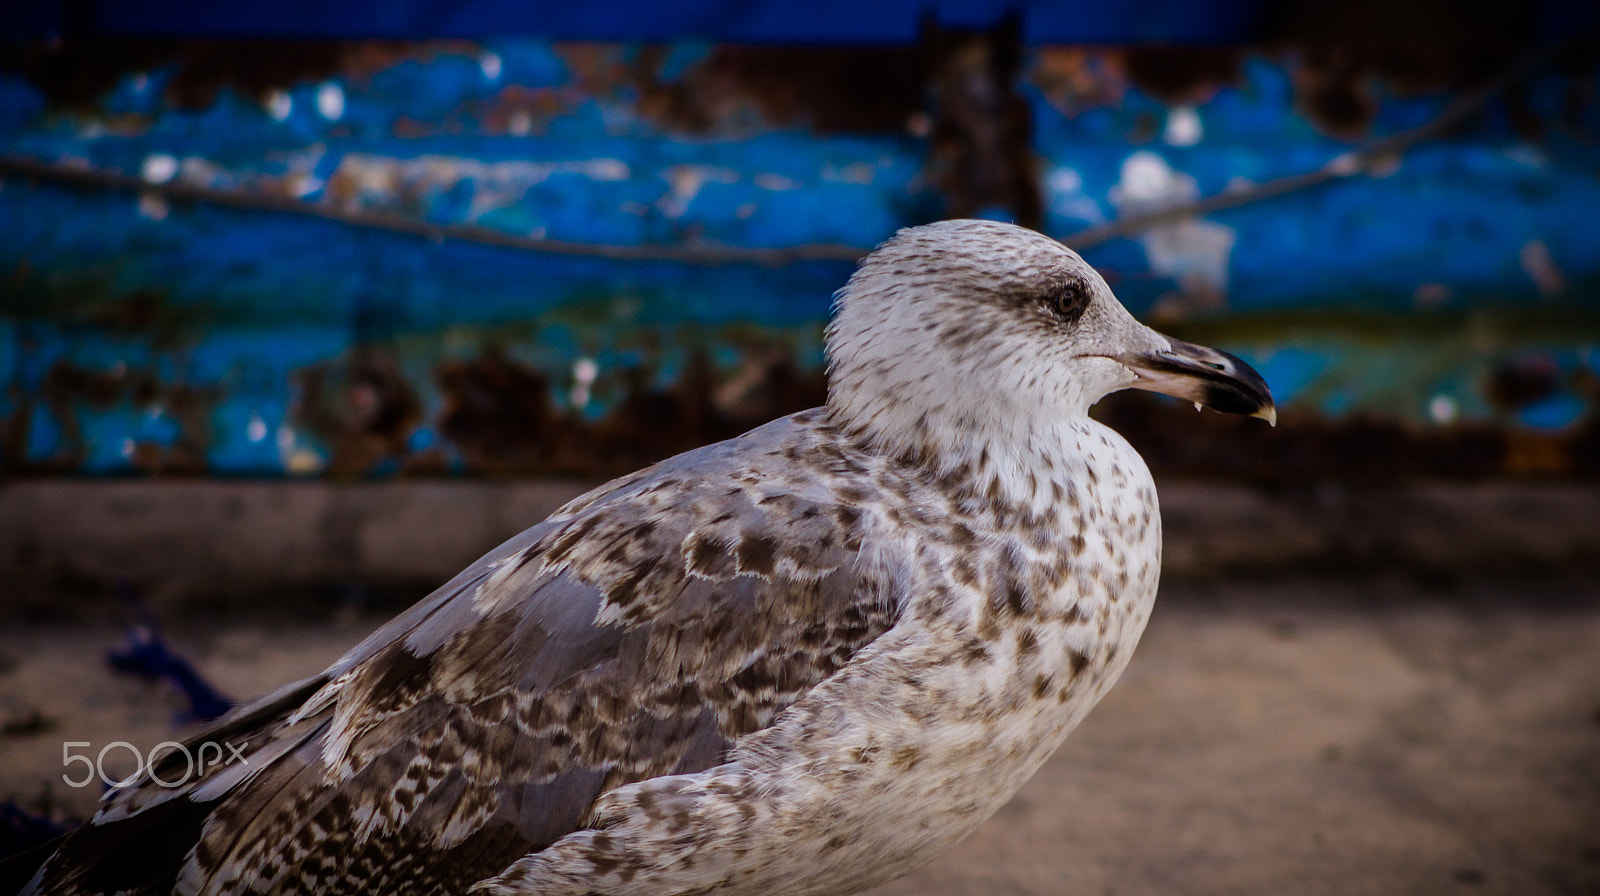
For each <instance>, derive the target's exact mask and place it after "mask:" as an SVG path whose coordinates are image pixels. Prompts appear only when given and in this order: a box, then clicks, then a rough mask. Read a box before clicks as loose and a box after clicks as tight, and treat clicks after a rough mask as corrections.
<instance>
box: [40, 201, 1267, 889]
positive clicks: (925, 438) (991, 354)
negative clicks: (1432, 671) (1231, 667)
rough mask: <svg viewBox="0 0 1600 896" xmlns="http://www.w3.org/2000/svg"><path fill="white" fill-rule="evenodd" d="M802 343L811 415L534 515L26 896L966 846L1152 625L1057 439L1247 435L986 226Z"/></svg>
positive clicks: (1047, 252)
mask: <svg viewBox="0 0 1600 896" xmlns="http://www.w3.org/2000/svg"><path fill="white" fill-rule="evenodd" d="M834 311H835V313H834V318H833V321H832V323H831V324H830V326H829V328H828V332H827V353H828V369H829V392H828V398H827V403H826V405H825V406H823V407H820V408H814V409H812V410H808V411H803V412H801V413H798V414H794V415H792V416H788V417H784V418H781V419H779V420H776V421H774V422H772V423H769V424H766V425H764V426H761V427H759V428H757V429H755V430H752V431H751V432H748V433H746V434H744V435H742V436H740V437H738V438H735V439H732V440H729V441H726V442H721V443H718V444H714V445H710V446H707V447H704V448H699V449H697V450H694V451H689V452H687V453H685V454H681V455H678V456H676V457H673V458H670V459H668V460H665V461H662V462H661V463H658V464H656V465H654V466H652V467H649V468H647V469H644V470H641V471H639V472H637V473H634V474H632V475H629V476H625V477H623V478H621V479H618V480H615V481H613V482H610V483H607V484H606V485H603V486H601V487H600V488H598V489H595V490H594V491H591V492H589V493H588V494H586V495H584V496H582V497H580V498H577V499H576V500H574V501H572V502H571V503H569V504H567V505H566V506H564V507H562V508H561V509H560V510H558V511H556V512H555V513H554V514H553V515H552V516H550V517H549V518H548V519H546V520H545V521H543V522H541V523H539V524H537V525H535V526H533V527H532V528H530V529H528V530H527V531H525V532H523V533H522V534H520V535H518V536H516V537H514V538H512V539H511V540H510V541H507V542H506V543H505V544H503V545H501V546H499V547H498V548H495V549H494V550H492V551H490V552H489V553H488V554H487V555H485V556H484V557H483V558H482V559H480V560H478V561H477V562H476V563H474V564H473V565H472V566H470V567H468V568H467V569H466V570H465V571H463V572H462V573H461V574H459V575H457V576H456V577H455V578H454V579H452V580H451V581H450V582H448V583H447V584H445V585H444V586H443V587H441V588H440V589H439V590H438V591H435V592H434V593H433V594H432V595H431V596H429V597H427V598H425V599H424V600H423V601H422V602H420V603H418V604H417V605H416V606H414V607H412V608H411V609H409V610H407V611H406V612H404V613H403V614H401V615H400V616H398V617H397V618H395V619H394V620H392V621H391V622H389V623H387V624H386V625H384V626H383V627H381V628H380V629H378V630H377V631H376V632H375V633H374V634H372V635H371V636H370V637H368V638H367V639H366V640H365V641H363V642H362V643H360V644H359V645H357V646H356V647H355V648H354V649H352V650H351V651H350V652H349V653H347V654H345V655H344V656H343V657H342V658H341V659H339V660H338V661H337V662H335V663H334V664H333V665H332V666H331V667H329V668H328V669H327V670H326V671H325V672H323V673H322V674H320V675H317V676H314V677H312V678H309V679H306V680H304V681H300V682H296V683H293V684H290V685H287V686H285V687H282V688H279V689H278V690H275V691H273V692H271V693H269V694H267V695H265V696H263V697H260V698H258V699H256V700H254V701H252V702H249V703H247V704H245V705H243V706H241V707H239V708H237V709H235V710H234V711H233V712H232V713H230V714H229V715H227V716H225V717H223V718H222V719H221V720H219V722H217V723H216V724H215V725H214V726H213V727H211V728H209V729H207V730H205V731H203V732H201V733H199V734H197V735H195V736H194V737H193V738H192V739H190V740H189V741H187V742H186V744H185V747H184V750H182V751H176V750H174V751H169V752H168V753H166V754H163V756H162V758H161V759H160V761H159V762H156V763H154V764H153V766H152V767H150V768H148V769H146V770H145V771H144V772H143V775H142V777H140V778H139V779H138V780H136V781H134V782H133V783H130V784H128V785H126V786H123V787H119V788H117V789H114V790H112V791H111V792H109V793H108V794H107V795H106V797H105V799H104V802H103V804H102V806H101V808H100V809H99V811H98V813H97V814H96V815H95V816H94V818H93V819H92V820H91V821H90V822H89V823H87V824H86V825H84V826H83V827H82V828H80V829H78V830H77V831H75V832H73V833H71V834H69V835H68V836H67V837H66V838H65V839H64V841H62V842H60V843H59V844H57V845H54V846H52V847H51V851H49V854H48V857H47V858H45V860H44V861H43V864H42V865H41V866H40V867H39V868H38V870H37V871H36V872H35V873H34V874H33V875H32V877H31V879H29V880H28V882H27V884H26V885H25V887H24V892H25V893H28V894H42V896H87V894H113V893H120V894H168V893H175V894H192V896H198V894H207V896H232V894H269V893H270V894H308V896H340V894H351V896H353V894H380V893H381V894H445V893H449V894H458V893H468V894H475V896H557V894H564V896H580V894H608V896H626V894H641V896H643V894H649V896H667V894H689V893H717V894H763V896H800V894H821V893H827V894H840V893H852V892H856V891H859V890H863V889H867V888H869V887H873V886H876V885H878V884H881V883H883V882H885V881H888V880H890V879H892V878H895V877H897V876H900V875H902V874H905V873H906V872H908V871H911V870H912V869H914V868H916V867H918V866H920V865H922V864H924V863H926V862H928V861H929V860H931V859H932V858H933V857H935V856H937V855H938V854H939V853H940V852H941V851H943V850H945V849H946V848H947V847H949V846H951V845H952V844H954V843H955V842H957V841H958V840H960V839H961V838H962V837H964V836H965V835H967V834H968V833H969V832H971V831H972V830H973V828H974V827H975V826H977V825H978V824H979V823H980V822H982V821H983V820H984V819H985V818H987V817H989V816H990V815H991V814H993V813H994V812H995V811H996V810H997V809H999V808H1000V806H1001V805H1002V804H1003V803H1005V801H1006V800H1007V799H1008V798H1009V797H1010V796H1011V795H1012V794H1013V793H1014V792H1016V790H1017V789H1018V788H1019V787H1021V786H1022V784H1023V782H1025V781H1027V780H1028V778H1029V776H1031V775H1032V774H1033V773H1034V771H1035V770H1036V769H1038V768H1039V766H1040V764H1041V763H1043V762H1044V761H1045V759H1046V758H1047V757H1049V755H1050V754H1051V753H1052V752H1053V751H1054V750H1055V749H1056V748H1057V747H1058V746H1059V745H1060V744H1061V742H1062V740H1063V739H1064V738H1065V737H1066V735H1067V733H1068V732H1069V731H1071V730H1072V729H1073V728H1074V727H1075V726H1076V725H1077V724H1078V723H1079V722H1080V721H1081V720H1082V719H1083V717H1084V716H1085V714H1087V713H1088V712H1089V710H1090V708H1091V707H1093V706H1094V705H1095V703H1096V702H1097V701H1099V700H1100V698H1101V697H1102V696H1103V695H1104V694H1105V693H1106V691H1107V690H1108V689H1109V688H1110V687H1111V685H1112V683H1113V682H1114V681H1115V680H1116V678H1117V676H1118V675H1119V674H1120V673H1121V672H1122V670H1123V668H1124V667H1125V666H1126V665H1127V663H1128V660H1129V657H1130V656H1131V655H1132V652H1133V648H1134V645H1135V643H1136V642H1137V641H1138V639H1139V635H1140V633H1141V631H1142V630H1143V629H1144V626H1145V622H1146V620H1147V619H1148V618H1149V615H1150V611H1151V607H1152V604H1153V602H1154V599H1155V594H1156V584H1157V579H1158V576H1159V570H1160V560H1161V522H1160V517H1159V513H1158V509H1157V504H1156V491H1155V486H1154V483H1153V482H1152V480H1151V477H1150V473H1149V471H1148V469H1147V468H1146V466H1145V464H1144V462H1143V461H1142V460H1141V459H1140V457H1139V455H1138V454H1137V453H1136V452H1135V451H1134V450H1133V448H1132V447H1131V446H1129V444H1128V443H1127V442H1126V441H1125V440H1123V439H1122V438H1121V437H1120V436H1118V435H1117V434H1116V433H1115V432H1113V431H1112V430H1110V429H1109V428H1107V427H1105V426H1104V425H1102V424H1100V423H1098V422H1096V421H1094V420H1092V419H1090V418H1089V416H1088V410H1089V407H1090V406H1091V405H1092V404H1094V403H1095V402H1096V401H1098V400H1099V399H1100V398H1101V397H1103V396H1105V395H1106V394H1108V393H1110V392H1113V391H1116V390H1119V389H1125V388H1136V389H1149V390H1153V391H1157V392H1163V393H1167V394H1169V395H1173V396H1177V397H1180V398H1182V399H1184V400H1187V401H1192V402H1196V403H1198V404H1200V405H1204V406H1207V407H1210V408H1212V409H1215V410H1217V411H1223V412H1228V413H1236V414H1248V415H1253V416H1257V417H1262V418H1265V419H1266V420H1268V421H1269V422H1274V421H1275V420H1276V411H1275V410H1274V406H1273V403H1272V398H1271V395H1270V393H1269V391H1268V389H1267V386H1266V384H1265V383H1264V382H1263V381H1262V379H1261V377H1260V376H1259V375H1258V374H1257V373H1256V372H1255V371H1254V370H1252V369H1251V368H1250V367H1249V366H1248V365H1247V364H1245V363H1244V362H1243V361H1241V360H1239V359H1238V358H1235V357H1233V356H1232V355H1229V354H1226V353H1224V352H1220V351H1215V350H1213V349H1209V348H1204V347H1201V346H1197V345H1192V344H1189V343H1186V342H1181V341H1179V340H1177V339H1171V338H1168V337H1166V336H1163V335H1161V334H1159V333H1157V332H1155V331H1154V330H1151V329H1149V328H1147V327H1145V326H1143V325H1142V324H1140V323H1139V322H1138V321H1136V320H1135V319H1134V318H1133V316H1132V315H1131V314H1129V313H1128V312H1127V310H1125V309H1124V308H1123V307H1122V305H1121V304H1119V303H1118V302H1117V300H1116V298H1115V297H1114V296H1113V295H1112V292H1111V290H1110V288H1109V287H1108V286H1107V285H1106V282H1105V280H1104V279H1102V278H1101V276H1100V275H1099V274H1098V273H1096V272H1095V270H1094V269H1093V268H1092V267H1090V266H1089V265H1088V264H1086V263H1085V262H1084V261H1083V259H1081V258H1079V257H1078V255H1076V254H1075V253H1073V252H1072V251H1071V250H1069V249H1067V248H1066V247H1064V246H1062V245H1061V244H1060V243H1058V242H1056V241H1054V240H1052V239H1050V238H1048V237H1046V236H1043V235H1040V234H1038V233H1035V232H1033V231H1030V230H1026V229H1023V228H1020V227H1017V226H1013V225H1009V224H1002V223H997V222H992V221H974V220H960V221H943V222H939V223H935V224H930V225H926V226H922V227H914V228H909V229H906V230H902V231H900V232H899V233H898V234H897V235H896V236H894V237H893V238H892V239H890V240H889V241H887V242H885V243H884V244H883V245H881V246H879V247H878V248H877V249H876V250H875V251H874V252H872V253H871V254H870V255H868V256H867V257H866V258H865V259H864V260H863V261H862V262H861V263H860V265H859V266H858V268H857V270H856V271H855V273H854V274H853V275H852V276H851V278H850V280H849V282H848V283H847V285H846V286H845V287H844V288H843V289H842V290H840V291H839V293H838V294H837V296H836V297H835V309H834ZM208 744H210V745H217V746H218V747H219V748H220V747H226V748H227V750H231V751H233V752H232V754H231V755H230V754H229V753H227V752H223V751H222V750H220V749H219V750H218V751H217V752H214V753H211V754H210V755H211V756H212V757H213V761H212V762H211V763H210V764H205V763H197V764H196V763H187V762H186V761H185V754H187V755H189V756H199V755H205V747H206V745H208ZM219 756H227V757H228V758H227V761H219V760H217V757H219ZM191 766H192V767H191Z"/></svg>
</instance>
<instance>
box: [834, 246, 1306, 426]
mask: <svg viewBox="0 0 1600 896" xmlns="http://www.w3.org/2000/svg"><path fill="white" fill-rule="evenodd" d="M828 368H829V393H828V404H829V407H830V412H831V413H832V414H833V415H834V418H835V420H836V421H838V422H840V423H841V424H842V425H843V426H845V427H846V428H847V429H848V430H850V431H852V432H854V433H856V434H858V435H861V436H864V437H867V438H869V439H870V440H871V441H873V442H875V443H876V444H877V445H878V447H880V448H882V449H885V450H889V451H892V452H895V453H905V452H910V453H913V454H922V453H925V452H929V451H932V452H935V453H939V452H941V449H946V448H949V447H951V446H953V445H955V444H957V443H959V442H960V441H961V440H977V441H982V440H984V436H985V435H993V436H999V437H1000V438H999V439H996V440H994V441H1001V440H1006V439H1009V440H1012V441H1013V442H1015V441H1018V440H1021V441H1023V442H1026V441H1028V440H1032V439H1037V438H1039V437H1040V435H1041V434H1042V433H1043V432H1045V431H1046V430H1047V429H1048V428H1052V427H1053V425H1054V424H1057V423H1060V422H1065V421H1070V420H1071V419H1073V418H1081V417H1083V416H1085V415H1086V414H1087V412H1088V409H1089V406H1090V405H1092V404H1094V403H1095V402H1097V401H1099V400H1100V399H1101V398H1103V397H1104V396H1106V395H1107V394H1109V393H1111V392H1115V391H1117V390H1119V389H1128V388H1135V389H1149V390H1151V391H1155V392H1163V393H1166V394H1168V395H1173V396H1177V397H1179V398H1182V399H1184V400H1186V401H1192V402H1195V403H1196V404H1199V405H1204V406H1206V407H1209V408H1212V409H1214V410H1218V411H1223V412H1226V413H1231V414H1249V415H1252V416H1256V417H1262V418H1265V419H1266V420H1268V421H1269V422H1272V421H1275V420H1276V417H1277V412H1276V410H1275V409H1274V407H1273V403H1272V395H1271V394H1270V393H1269V392H1268V390H1267V385H1266V383H1265V382H1263V381H1262V379H1261V376H1260V374H1258V373H1256V371H1255V370H1253V369H1251V367H1250V365H1248V364H1246V363H1245V362H1243V361H1241V360H1239V359H1238V358H1236V357H1234V356H1232V355H1230V354H1228V353H1226V352H1221V351H1217V350H1215V349H1210V348H1205V347H1203V346H1198V345H1192V344H1190V343H1187V342H1183V341H1181V340H1177V339H1172V338H1170V337H1167V336H1164V335H1162V334H1160V333H1158V332H1156V331H1155V330H1152V329H1150V328H1149V327H1146V326H1144V325H1143V324H1141V323H1139V322H1138V321H1137V320H1135V319H1134V317H1133V315H1131V314H1129V313H1128V311H1127V309H1125V308H1123V307H1122V304H1121V303H1120V302H1118V301H1117V298H1116V296H1114V295H1112V293H1111V288H1110V287H1109V286H1107V285H1106V281H1105V278H1103V277H1101V276H1100V275H1099V273H1097V272H1096V271H1095V269H1094V268H1092V267H1090V266H1089V265H1088V264H1087V263H1086V262H1084V260H1083V259H1082V258H1079V257H1078V254H1077V253H1075V252H1073V251H1072V250H1071V249H1068V248H1067V247H1065V246H1063V245H1061V244H1060V243H1058V242H1056V241H1055V240H1052V239H1050V238H1049V237H1047V236H1044V235H1042V234H1039V233H1035V232H1034V231H1031V230H1028V229H1026V228H1023V227H1018V226H1015V225H1012V224H1003V223H999V222H996V221H974V220H962V221H941V222H938V223H936V224H928V225H925V226H922V227H912V228H908V229H906V230H902V231H900V232H899V233H898V234H896V235H895V236H894V238H893V239H890V240H889V241H888V242H886V243H884V244H883V245H881V246H879V247H878V248H877V249H876V250H875V251H873V252H872V254H870V255H868V256H867V257H866V258H865V259H864V260H863V261H862V262H861V265H860V267H859V268H858V269H857V270H856V272H855V274H854V275H853V276H852V277H851V278H850V281H849V283H848V284H846V285H845V287H844V288H843V289H841V290H840V291H839V293H838V295H837V296H836V297H835V307H834V318H833V322H832V323H831V324H830V325H829V327H828Z"/></svg>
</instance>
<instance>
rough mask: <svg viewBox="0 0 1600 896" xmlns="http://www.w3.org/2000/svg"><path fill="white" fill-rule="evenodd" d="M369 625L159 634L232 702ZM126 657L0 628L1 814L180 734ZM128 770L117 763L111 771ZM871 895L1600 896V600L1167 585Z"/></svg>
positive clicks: (18, 628) (1462, 587)
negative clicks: (976, 820) (1076, 711)
mask: <svg viewBox="0 0 1600 896" xmlns="http://www.w3.org/2000/svg"><path fill="white" fill-rule="evenodd" d="M379 621H381V620H378V619H376V618H373V617H362V616H352V615H346V616H343V617H337V618H331V619H326V620H317V621H305V620H287V619H280V620H264V619H259V618H242V617H232V618H220V619H212V620H190V621H188V622H182V623H179V622H170V623H169V632H168V634H169V637H170V639H171V640H172V642H173V643H174V644H175V645H176V646H177V647H179V648H181V649H183V650H185V651H187V652H188V653H189V655H190V656H191V657H193V658H194V659H195V660H196V662H197V663H198V665H199V666H200V667H201V669H202V670H203V672H204V673H205V674H206V675H207V676H208V677H210V678H211V679H212V680H213V681H214V682H215V683H216V684H217V685H218V686H220V687H221V688H222V689H224V690H225V691H227V692H229V693H231V694H233V695H246V694H251V693H255V692H258V691H261V690H264V689H267V688H269V687H272V686H274V685H276V684H279V683H281V682H284V681H288V680H291V679H294V678H297V677H299V676H302V675H306V674H310V673H312V672H315V671H317V670H319V669H321V668H322V667H323V666H324V665H325V664H326V663H328V662H329V661H331V660H332V659H333V658H334V657H335V656H337V655H338V654H339V653H340V652H342V651H343V650H344V649H345V648H346V647H347V646H349V645H350V644H353V643H354V642H355V641H356V640H357V639H359V637H360V636H361V635H362V634H364V633H365V632H366V631H367V630H369V629H370V628H372V627H373V626H374V625H376V624H377V623H378V622H379ZM120 637H121V636H120V634H119V632H118V630H117V629H116V628H115V627H114V626H112V625H110V624H109V623H106V624H101V625H95V626H67V625H63V624H49V625H43V624H11V625H8V626H6V627H5V628H4V630H3V631H0V721H3V722H4V723H5V728H6V730H7V731H8V732H10V733H7V734H4V735H0V754H3V756H4V759H5V761H4V762H3V763H0V799H4V798H8V797H15V798H19V799H21V800H22V801H23V802H24V803H25V804H26V805H29V806H30V807H33V808H37V807H38V806H39V805H40V804H41V801H42V800H48V801H49V802H50V803H51V804H52V805H53V806H54V807H55V809H56V810H57V811H66V812H75V813H79V814H83V813H86V812H88V811H90V810H91V806H92V804H93V800H94V797H95V795H96V789H95V788H90V787H86V788H72V787H68V786H67V785H66V784H64V783H62V781H61V775H62V774H63V773H64V772H66V773H68V774H71V775H73V776H74V777H76V776H78V775H79V774H81V769H80V768H74V769H71V770H67V769H64V768H63V766H62V744H63V742H66V741H87V742H89V743H90V744H91V747H90V748H88V749H89V750H90V751H98V750H99V749H100V748H101V747H103V746H104V745H105V744H107V743H110V742H113V741H126V742H129V743H132V744H135V745H139V746H140V747H141V748H142V749H148V748H149V747H151V746H153V745H155V744H156V743H159V742H161V741H164V740H169V739H171V738H172V737H173V735H174V734H176V733H178V729H176V728H175V727H174V724H173V719H174V714H175V712H176V711H177V709H178V707H179V703H178V701H177V700H176V699H175V698H174V697H173V696H172V695H170V694H167V693H165V692H163V691H161V690H159V689H152V688H150V687H147V686H145V685H143V684H141V683H139V682H137V681H132V680H128V679H124V678H119V677H116V676H113V675H112V674H111V673H110V672H109V671H107V669H106V668H105V666H104V664H103V663H102V662H101V661H100V659H99V658H100V657H101V656H102V655H103V653H104V651H105V650H106V649H107V648H109V647H112V646H114V645H115V644H116V643H117V642H118V641H119V640H120ZM35 714H37V717H36V715H35ZM118 762H121V763H123V764H130V763H131V757H130V755H129V754H128V753H127V751H126V750H123V749H121V748H118V749H115V750H112V751H111V752H110V753H108V754H107V764H108V765H111V766H113V767H115V766H116V764H117V763H118ZM130 767H131V765H130ZM113 770H115V768H113ZM876 893H877V894H878V896H912V894H921V896H957V894H972V896H977V894H983V896H991V894H993V896H1006V894H1080V893H1081V894H1158V893H1159V894H1269V893H1270V894H1284V893H1292V894H1367V893H1372V894H1380V893H1381V894H1432V893H1441V894H1454V893H1461V894H1573V893H1600V587H1597V586H1595V585H1594V584H1592V583H1590V582H1588V581H1583V580H1577V579H1567V580H1564V581H1559V582H1555V583H1549V582H1541V583H1535V584H1518V583H1510V582H1506V581H1499V582H1493V581H1476V580H1474V581H1465V582H1455V583H1450V584H1439V583H1435V584H1433V585H1429V586H1423V585H1418V584H1415V583H1412V582H1408V581H1403V580H1399V579H1383V578H1377V579H1374V578H1366V579H1362V580H1360V581H1347V580H1326V579H1319V580H1277V581H1272V582H1252V583H1244V582H1239V581H1232V580H1222V581H1218V582H1215V583H1212V584H1209V585H1201V584H1186V585H1182V586H1178V587H1172V588H1168V589H1167V590H1166V591H1165V592H1164V594H1163V597H1162V603H1161V604H1160V606H1159V607H1158V610H1157V613H1156V615H1155V618H1154V620H1153V621H1152V623H1151V625H1150V629H1149V632H1148V633H1147V634H1146V636H1145V641H1144V644H1143V645H1142V646H1141V647H1140V650H1139V653H1138V654H1137V655H1136V656H1135V658H1134V661H1133V664H1132V666H1131V667H1130V668H1129V670H1128V673H1127V675H1126V676H1125V677H1124V678H1123V680H1122V682H1121V683H1120V684H1119V685H1118V686H1117V687H1116V689H1114V690H1113V691H1112V693H1111V695H1110V696H1109V697H1108V698H1107V699H1106V701H1105V702H1104V703H1103V704H1102V705H1101V707H1100V708H1099V709H1097V710H1096V711H1095V712H1094V713H1093V714H1091V716H1090V717H1089V719H1088V721H1087V722H1086V723H1085V724H1084V725H1083V727H1082V728H1080V729H1079V730H1078V732H1076V733H1075V734H1074V735H1073V736H1072V737H1071V738H1070V739H1069V741H1068V742H1067V745H1066V746H1065V747H1064V748H1063V749H1062V750H1061V751H1060V752H1059V753H1058V754H1057V755H1056V756H1055V757H1054V758H1053V759H1052V760H1051V761H1050V762H1049V763H1048V764H1047V765H1046V766H1045V768H1044V769H1043V770H1042V771H1041V772H1040V773H1039V775H1038V776H1037V777H1036V778H1035V779H1034V780H1033V781H1032V782H1030V783H1029V784H1028V785H1027V787H1025V788H1024V789H1023V791H1022V792H1021V793H1020V794H1018V795H1017V797H1016V798H1015V799H1013V800H1012V801H1011V802H1010V803H1009V804H1008V805H1007V806H1006V807H1005V808H1004V809H1002V810H1001V812H1000V813H999V814H998V815H997V816H995V817H994V818H993V819H991V820H990V821H989V822H987V823H986V824H984V825H983V826H982V827H981V828H980V829H979V830H978V831H977V833H975V834H974V835H973V836H972V837H971V838H970V839H969V840H967V841H966V842H965V843H963V844H962V845H960V846H959V847H958V848H956V849H955V850H953V851H952V852H950V853H949V854H948V855H946V856H944V857H943V858H941V859H940V860H938V861H937V862H935V863H934V864H932V865H930V866H928V867H927V868H925V869H923V870H922V871H921V872H919V873H917V874H915V875H913V876H911V877H908V878H905V879H903V880H901V881H898V882H896V883H894V884H891V885H889V886H887V887H884V888H882V889H880V890H878V891H876Z"/></svg>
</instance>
